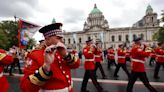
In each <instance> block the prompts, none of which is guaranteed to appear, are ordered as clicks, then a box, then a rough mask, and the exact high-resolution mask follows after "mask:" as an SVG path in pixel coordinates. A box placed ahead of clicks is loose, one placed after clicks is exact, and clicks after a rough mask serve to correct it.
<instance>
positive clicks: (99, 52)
mask: <svg viewBox="0 0 164 92" xmlns="http://www.w3.org/2000/svg"><path fill="white" fill-rule="evenodd" d="M102 60H103V58H102V49H100V48H97V50H96V51H95V62H101V61H102Z"/></svg>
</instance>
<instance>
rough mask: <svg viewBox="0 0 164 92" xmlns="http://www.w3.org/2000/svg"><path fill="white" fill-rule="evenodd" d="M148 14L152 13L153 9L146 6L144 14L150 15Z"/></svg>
mask: <svg viewBox="0 0 164 92" xmlns="http://www.w3.org/2000/svg"><path fill="white" fill-rule="evenodd" d="M150 13H153V8H152V7H151V6H150V5H148V6H147V9H146V14H150Z"/></svg>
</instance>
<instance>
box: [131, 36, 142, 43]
mask: <svg viewBox="0 0 164 92" xmlns="http://www.w3.org/2000/svg"><path fill="white" fill-rule="evenodd" d="M140 40H142V39H141V38H140V37H138V38H137V37H136V38H135V39H134V40H133V41H134V42H138V41H140Z"/></svg>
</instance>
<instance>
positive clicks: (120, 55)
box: [114, 44, 130, 78]
mask: <svg viewBox="0 0 164 92" xmlns="http://www.w3.org/2000/svg"><path fill="white" fill-rule="evenodd" d="M117 55H118V64H117V67H116V70H115V72H114V77H119V76H118V75H117V73H118V71H119V69H120V67H122V69H123V70H124V71H125V73H126V74H127V76H128V78H129V77H130V73H129V71H128V69H127V67H126V60H125V57H126V51H125V49H124V45H123V44H120V45H119V48H118V49H117Z"/></svg>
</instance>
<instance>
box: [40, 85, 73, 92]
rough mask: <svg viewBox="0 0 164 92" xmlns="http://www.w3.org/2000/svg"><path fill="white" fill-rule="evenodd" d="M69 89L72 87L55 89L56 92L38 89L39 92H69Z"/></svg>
mask: <svg viewBox="0 0 164 92" xmlns="http://www.w3.org/2000/svg"><path fill="white" fill-rule="evenodd" d="M70 89H72V85H70V86H69V87H65V88H62V89H57V90H45V89H40V90H39V92H69V91H70Z"/></svg>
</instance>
